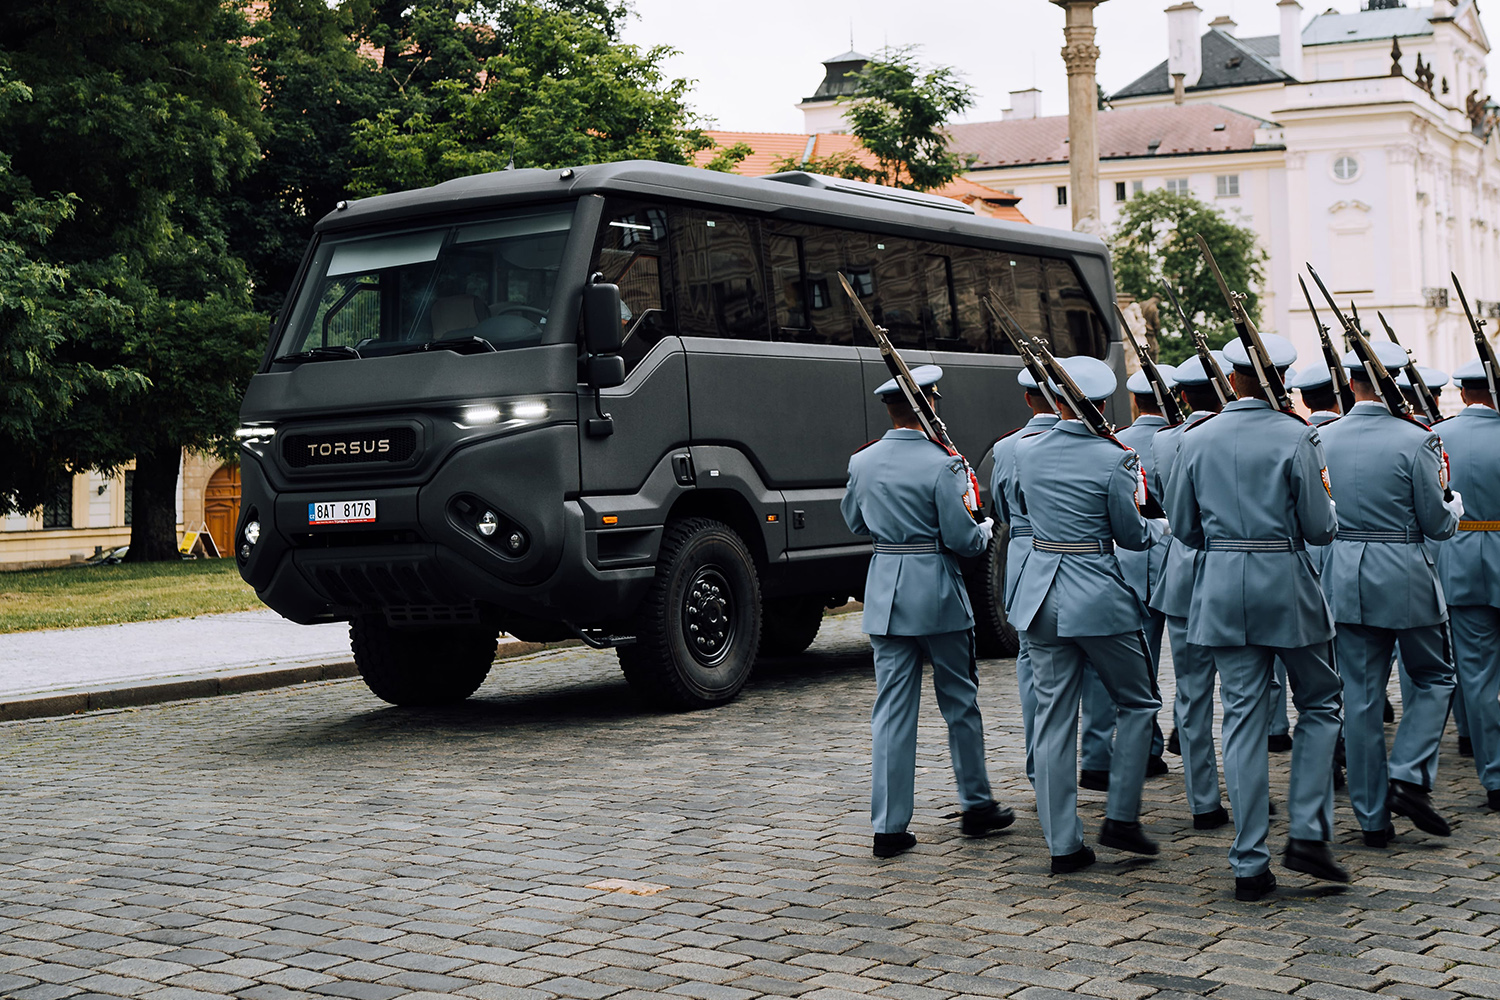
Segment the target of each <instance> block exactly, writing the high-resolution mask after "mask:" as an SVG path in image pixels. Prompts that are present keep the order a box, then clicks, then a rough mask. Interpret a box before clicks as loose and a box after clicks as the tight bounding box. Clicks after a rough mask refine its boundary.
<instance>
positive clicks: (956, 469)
mask: <svg viewBox="0 0 1500 1000" xmlns="http://www.w3.org/2000/svg"><path fill="white" fill-rule="evenodd" d="M968 488H969V477H968V475H966V474H965V473H964V463H963V460H962V459H958V458H955V459H954V460H953V461H951V462H949V463H948V464H947V465H945V466H944V467H943V471H942V472H940V473H938V477H937V483H936V484H935V485H934V486H933V489H932V499H933V501H934V502H936V504H937V515H938V537H939V538H941V539H942V542H943V547H944V548H945V549H947V550H948V551H950V552H954V553H956V554H958V555H961V556H977V555H979V553H981V552H983V551H984V549H985V544H986V543H985V540H984V533H983V532H981V531H980V530H979V525H977V524H975V523H974V519H973V518H972V517H970V516H969V509H968V508H967V507H965V506H964V491H965V490H967V489H968Z"/></svg>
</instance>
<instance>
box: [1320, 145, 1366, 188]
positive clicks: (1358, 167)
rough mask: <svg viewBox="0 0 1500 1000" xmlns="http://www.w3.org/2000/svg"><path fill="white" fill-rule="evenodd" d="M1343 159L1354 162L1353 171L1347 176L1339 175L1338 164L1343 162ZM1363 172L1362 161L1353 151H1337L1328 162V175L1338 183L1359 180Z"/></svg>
mask: <svg viewBox="0 0 1500 1000" xmlns="http://www.w3.org/2000/svg"><path fill="white" fill-rule="evenodd" d="M1345 160H1348V161H1349V162H1350V163H1352V164H1354V173H1352V174H1350V175H1349V176H1348V177H1340V176H1339V164H1340V163H1343V162H1344V161H1345ZM1364 172H1365V165H1364V163H1363V162H1362V161H1361V160H1360V158H1359V156H1358V155H1357V154H1354V153H1339V154H1337V155H1335V156H1334V158H1333V159H1332V160H1331V161H1329V163H1328V175H1329V176H1330V177H1332V178H1333V179H1334V181H1336V182H1337V183H1339V184H1353V183H1354V182H1355V181H1357V180H1359V179H1360V177H1361V176H1363V175H1364Z"/></svg>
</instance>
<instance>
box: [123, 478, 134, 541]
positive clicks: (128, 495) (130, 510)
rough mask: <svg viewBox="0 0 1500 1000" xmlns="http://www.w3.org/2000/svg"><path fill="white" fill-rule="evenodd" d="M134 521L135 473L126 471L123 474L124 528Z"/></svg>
mask: <svg viewBox="0 0 1500 1000" xmlns="http://www.w3.org/2000/svg"><path fill="white" fill-rule="evenodd" d="M133 520H135V471H134V470H132V469H127V470H126V472H125V526H126V527H127V528H128V527H130V523H131V522H132V521H133Z"/></svg>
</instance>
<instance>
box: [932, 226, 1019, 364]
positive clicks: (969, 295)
mask: <svg viewBox="0 0 1500 1000" xmlns="http://www.w3.org/2000/svg"><path fill="white" fill-rule="evenodd" d="M945 249H946V250H947V251H948V260H949V267H950V269H951V272H952V281H953V305H954V312H955V315H956V316H957V317H958V336H959V337H961V338H962V339H963V340H964V341H965V342H966V343H969V344H971V345H973V346H972V347H971V348H965V349H966V350H975V351H983V352H987V353H1002V352H1005V351H1009V350H1010V346H1009V344H1008V342H1007V343H1006V344H1005V345H1004V346H1002V345H1001V341H1003V340H1004V337H1003V336H1001V334H1000V332H999V331H998V330H996V329H995V328H994V321H993V320H991V319H990V314H989V310H987V309H985V308H984V306H983V305H981V304H980V301H979V298H980V296H981V295H984V294H986V293H987V292H988V291H989V288H990V284H991V281H992V279H991V277H990V274H989V259H988V258H989V257H991V256H992V255H991V254H987V253H986V252H985V251H983V250H974V249H971V248H969V247H947V248H945ZM943 349H944V350H948V348H943Z"/></svg>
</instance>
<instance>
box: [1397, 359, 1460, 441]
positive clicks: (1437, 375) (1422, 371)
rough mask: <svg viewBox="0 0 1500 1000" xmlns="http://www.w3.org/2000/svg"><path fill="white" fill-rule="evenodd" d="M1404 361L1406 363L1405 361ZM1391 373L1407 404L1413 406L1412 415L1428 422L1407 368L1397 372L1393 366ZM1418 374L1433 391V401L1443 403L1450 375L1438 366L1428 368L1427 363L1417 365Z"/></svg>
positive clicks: (1424, 422) (1429, 390)
mask: <svg viewBox="0 0 1500 1000" xmlns="http://www.w3.org/2000/svg"><path fill="white" fill-rule="evenodd" d="M1403 353H1404V352H1403ZM1402 363H1403V364H1405V362H1404V361H1403V362H1402ZM1391 374H1392V375H1394V376H1395V377H1396V384H1397V385H1399V386H1400V387H1401V395H1402V396H1405V397H1406V402H1407V404H1408V405H1409V406H1410V407H1411V408H1412V416H1414V417H1416V418H1417V419H1418V420H1420V421H1422V423H1423V424H1427V418H1426V416H1424V415H1423V413H1422V406H1421V404H1420V403H1418V402H1417V390H1416V389H1414V388H1412V384H1411V378H1410V377H1408V376H1407V374H1406V370H1405V369H1402V371H1401V373H1400V374H1397V373H1396V370H1395V369H1394V368H1393V369H1391ZM1417 374H1418V375H1420V376H1422V383H1423V384H1424V385H1426V386H1427V391H1428V392H1430V393H1432V400H1433V402H1435V403H1441V402H1442V401H1443V386H1445V385H1447V384H1448V375H1447V374H1446V373H1445V372H1440V371H1438V370H1437V369H1436V368H1428V367H1427V366H1426V365H1417ZM1429 426H1430V425H1429Z"/></svg>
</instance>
